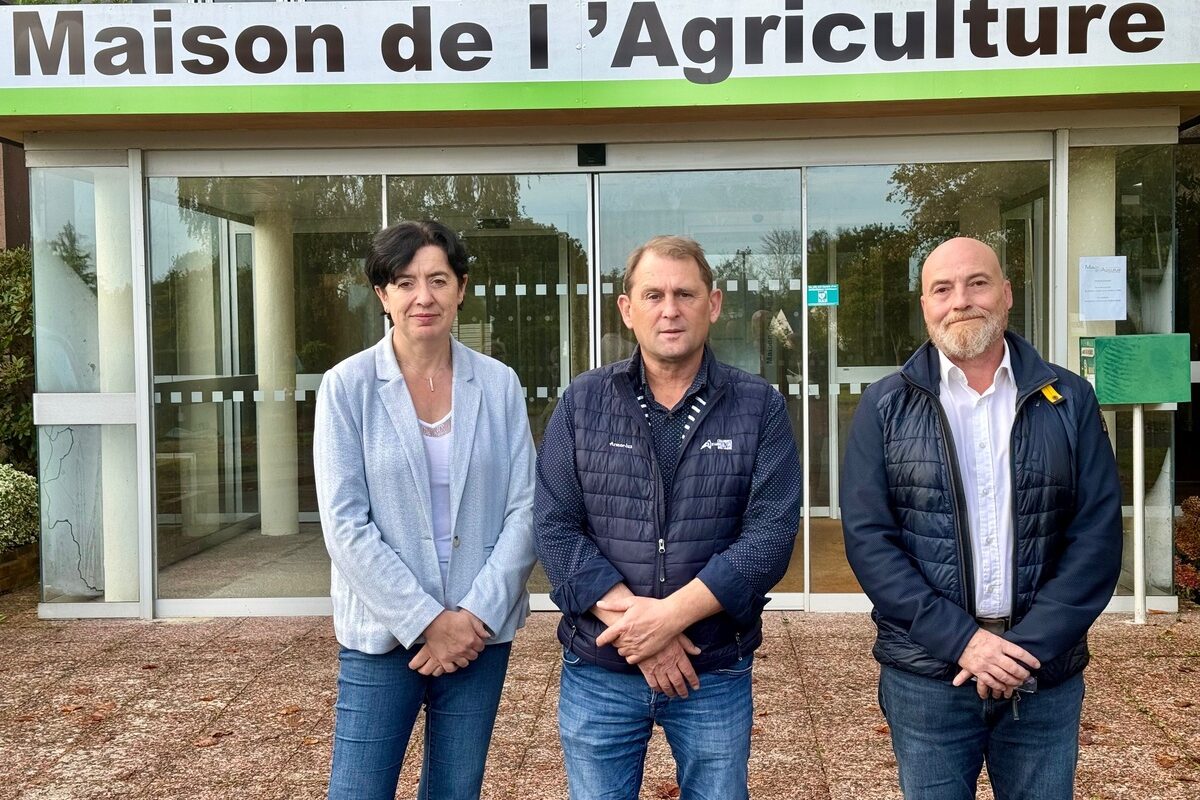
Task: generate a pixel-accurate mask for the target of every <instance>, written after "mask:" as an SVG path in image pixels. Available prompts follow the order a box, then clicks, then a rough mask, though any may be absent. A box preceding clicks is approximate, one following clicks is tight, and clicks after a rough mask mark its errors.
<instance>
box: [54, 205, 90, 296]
mask: <svg viewBox="0 0 1200 800" xmlns="http://www.w3.org/2000/svg"><path fill="white" fill-rule="evenodd" d="M50 252H51V253H54V255H56V256H58V257H59V258H61V259H62V262H63V263H64V264H66V265H67V267H68V268H69V269H70V270H71V271H72V272H74V273H75V274H76V275H78V276H79V280H81V281H83V285H84V286H86V287H87V288H88V289H90V290H91V292H92V294H95V293H96V266H95V264H94V263H93V262H94V261H95V258H94V253H93V252H92V248H91V247H89V246H88V241H87V237H86V236H84V235H83V234H81V233H80V232H79V231H77V230H75V225H74V224H73V223H71V222H68V223H66V224H65V225H63V227H62V230H61V231H59V233H58V236H55V237H54V239H53V240H52V241H51V242H50Z"/></svg>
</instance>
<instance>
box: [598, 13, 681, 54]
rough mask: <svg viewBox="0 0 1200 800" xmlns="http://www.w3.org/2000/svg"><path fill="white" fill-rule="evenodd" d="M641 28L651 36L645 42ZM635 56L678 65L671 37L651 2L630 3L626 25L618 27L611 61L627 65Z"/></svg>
mask: <svg viewBox="0 0 1200 800" xmlns="http://www.w3.org/2000/svg"><path fill="white" fill-rule="evenodd" d="M643 29H645V31H646V34H647V36H649V37H650V38H649V39H647V40H646V41H644V42H643V41H642V30H643ZM635 58H653V59H654V60H655V61H657V62H658V65H659V66H660V67H677V66H679V59H677V58H676V57H675V51H674V49H672V47H671V39H670V37H668V36H667V28H666V26H665V25H663V21H662V17H660V16H659V15H658V6H657V5H655V4H654V3H634V4H633V5H631V6H630V7H629V17H628V18H627V19H626V20H625V29H624V30H623V31H621V41H620V42H618V43H617V52H616V54H614V55H613V60H612V65H613V67H614V68H617V69H621V68H624V67H628V66H630V65H631V64H633V60H634V59H635Z"/></svg>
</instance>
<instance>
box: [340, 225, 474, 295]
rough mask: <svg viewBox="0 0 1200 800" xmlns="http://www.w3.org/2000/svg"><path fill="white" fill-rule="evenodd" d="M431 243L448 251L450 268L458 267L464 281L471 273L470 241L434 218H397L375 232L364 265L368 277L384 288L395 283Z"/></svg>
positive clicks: (459, 279)
mask: <svg viewBox="0 0 1200 800" xmlns="http://www.w3.org/2000/svg"><path fill="white" fill-rule="evenodd" d="M430 245H432V246H434V247H439V248H441V249H442V251H443V252H444V253H445V254H446V260H447V261H448V262H450V269H452V270H454V275H455V276H456V277H457V278H458V282H459V284H460V285H461V284H462V282H463V279H464V278H466V277H467V270H468V268H469V262H470V256H469V255H468V254H467V248H466V245H464V244H463V242H462V239H460V238H459V237H458V234H456V233H455V232H454V231H452V230H450V229H449V228H448V227H446V226H445V225H443V224H442V223H440V222H438V221H436V220H432V219H427V220H424V221H422V222H408V221H405V222H397V223H396V224H395V225H390V226H388V227H386V228H384V229H383V230H381V231H380V232H379V233H377V234H375V238H374V239H372V240H371V249H370V250H369V251H368V252H367V263H366V266H365V268H364V271H365V272H366V273H367V280H368V281H370V282H371V285H372V286H377V287H379V288H380V289H382V288H383V287H385V286H387V285H388V284H389V283H394V282H395V281H396V279H397V278H398V277H400V273H401V272H403V271H404V270H406V269H408V265H409V264H411V263H412V260H413V258H415V257H416V255H417V251H418V250H420V249H421V248H422V247H428V246H430Z"/></svg>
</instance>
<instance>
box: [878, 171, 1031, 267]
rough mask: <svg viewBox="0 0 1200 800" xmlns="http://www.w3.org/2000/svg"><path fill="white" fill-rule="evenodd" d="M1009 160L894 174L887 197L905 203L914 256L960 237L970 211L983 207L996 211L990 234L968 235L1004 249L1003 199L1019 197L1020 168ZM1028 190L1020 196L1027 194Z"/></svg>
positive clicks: (983, 231)
mask: <svg viewBox="0 0 1200 800" xmlns="http://www.w3.org/2000/svg"><path fill="white" fill-rule="evenodd" d="M1016 169H1019V167H1018V166H1014V165H1013V164H1010V163H1007V162H985V163H972V164H901V165H900V166H898V167H896V170H895V172H893V173H892V178H891V184H892V186H893V187H894V188H893V189H892V190H891V191H890V192H888V195H887V199H888V201H889V202H892V203H903V204H904V205H905V206H906V208H905V210H904V215H905V216H906V217H908V219H909V225H910V227H911V229H912V233H913V235H914V253H913V255H915V256H918V257H919V258H921V259H922V260H924V257H925V255H926V254H927V253H928V252H929V251H930V250H932V249H933V248H934V247H936V246H937V245H939V244H940V243H941V242H943V241H945V240H946V239H949V238H951V237H953V236H957V235H958V234H959V231H960V228H961V220H962V217H963V211H964V209H966V208H968V207H970V206H974V205H978V204H981V203H989V202H990V203H992V204H993V205H994V206H995V208H996V215H995V221H994V223H993V224H992V225H991V226H989V228H988V229H987V230H980V231H963V233H965V234H967V235H970V236H975V237H977V238H981V239H983V240H984V241H986V242H987V243H988V244H990V245H991V246H992V247H995V248H999V246H1000V239H1001V236H1002V230H1001V229H1000V218H999V213H998V212H999V207H1000V198H1011V197H1013V196H1014V186H1013V184H1014V177H1015V176H1014V170H1016ZM1021 193H1023V191H1022V192H1017V194H1021Z"/></svg>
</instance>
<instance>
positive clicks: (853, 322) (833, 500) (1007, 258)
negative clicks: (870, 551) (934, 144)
mask: <svg viewBox="0 0 1200 800" xmlns="http://www.w3.org/2000/svg"><path fill="white" fill-rule="evenodd" d="M1049 180H1050V170H1049V163H1048V162H1044V161H1038V162H984V163H955V164H900V165H881V166H856V167H821V168H812V169H809V170H807V187H808V195H807V208H808V219H809V225H808V231H807V247H808V278H809V282H810V283H812V284H821V283H831V284H837V285H838V286H839V287H840V304H839V305H837V306H825V307H814V308H811V309H810V311H809V342H810V346H809V365H810V368H811V371H812V375H813V384H815V387H816V388H815V390H813V391H814V392H815V393H814V394H813V395H812V396H810V398H809V414H810V425H811V431H812V434H811V451H810V454H809V456H810V464H811V473H810V479H809V488H810V491H811V493H812V505H813V513H814V519H813V521H812V530H811V533H810V545H809V546H810V552H811V559H812V586H811V591H812V592H814V593H821V594H825V593H832V594H842V593H857V592H860V591H861V589H860V587H859V585H858V583H857V581H855V579H854V575H853V573H852V572H851V571H850V569H849V565H848V564H847V563H846V556H845V549H844V547H843V545H842V534H841V525H840V523H839V522H838V517H839V512H838V508H839V504H840V496H839V494H840V492H839V485H838V466H839V465H840V463H841V460H842V457H843V456H844V454H845V440H846V436H847V434H848V433H849V429H850V422H851V419H852V418H853V416H854V411H855V409H857V407H858V402H859V400H860V398H861V396H862V391H863V389H864V388H866V387H867V386H868V385H870V384H871V383H873V382H874V381H877V380H879V379H880V378H882V377H884V376H885V375H888V374H890V373H891V372H894V371H895V370H896V369H898V368H899V367H900V366H901V365H903V364H904V362H905V361H906V360H908V357H909V356H910V355H912V353H913V352H914V351H915V350H916V349H917V347H919V346H920V345H921V343H922V342H924V341H925V340H926V338H927V335H926V332H925V323H924V319H923V317H922V314H921V308H920V295H921V265H922V263H923V262H924V260H925V257H926V255H928V253H929V252H930V251H931V250H932V249H933V248H934V247H936V246H937V245H938V244H939V243H941V242H942V241H945V240H946V239H948V238H951V237H954V236H972V237H974V238H977V239H980V240H982V241H985V242H987V243H988V244H990V245H992V247H993V248H995V249H996V251H997V253H998V254H999V255H1000V259H1001V265H1002V267H1004V269H1005V272H1006V274H1007V276H1008V278H1009V280H1010V282H1011V283H1012V287H1013V309H1012V311H1011V313H1010V316H1009V328H1010V329H1011V330H1014V331H1016V332H1017V333H1019V334H1021V335H1023V336H1025V337H1026V338H1028V339H1030V340H1031V341H1032V342H1033V343H1034V344H1035V346H1037V347H1038V348H1039V349H1041V350H1042V352H1045V347H1046V335H1047V326H1046V321H1045V315H1044V309H1045V303H1046V297H1047V286H1046V268H1045V265H1046V262H1047V260H1048V257H1049V256H1048V243H1047V240H1046V236H1045V233H1044V232H1045V230H1046V229H1047V226H1048V224H1049V220H1048V218H1047V213H1048V210H1047V209H1048V206H1049V204H1048V202H1047V200H1048V197H1049ZM822 512H824V513H822Z"/></svg>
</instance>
